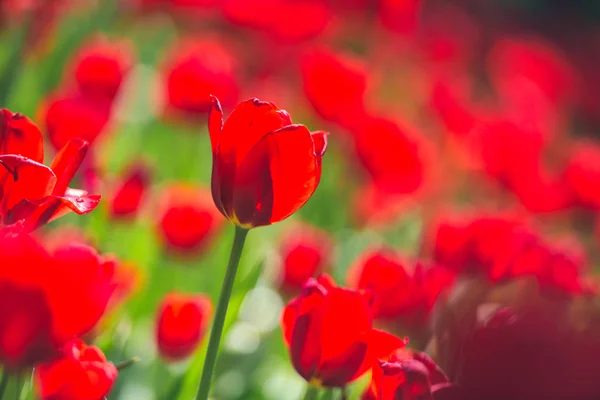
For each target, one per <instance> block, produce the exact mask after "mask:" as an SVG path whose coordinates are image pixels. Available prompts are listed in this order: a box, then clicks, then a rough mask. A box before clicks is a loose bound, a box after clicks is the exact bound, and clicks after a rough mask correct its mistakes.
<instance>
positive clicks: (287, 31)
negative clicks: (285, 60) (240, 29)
mask: <svg viewBox="0 0 600 400" xmlns="http://www.w3.org/2000/svg"><path fill="white" fill-rule="evenodd" d="M221 8H222V11H223V14H224V15H225V17H226V18H227V19H228V20H229V21H231V22H233V23H234V24H236V25H238V26H245V27H248V28H253V29H257V30H259V31H261V32H263V33H264V34H266V35H267V36H268V37H269V38H271V39H274V40H277V41H280V42H284V43H296V42H300V41H304V40H308V39H311V38H314V37H316V36H318V35H319V34H320V33H321V32H323V30H325V28H326V27H327V25H328V24H329V21H330V19H331V17H332V12H331V9H330V6H329V4H328V2H326V1H323V0H305V1H294V0H262V1H257V2H252V3H248V2H247V1H244V0H226V1H223V4H222V5H221Z"/></svg>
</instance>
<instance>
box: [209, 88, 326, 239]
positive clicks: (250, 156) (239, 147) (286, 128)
mask: <svg viewBox="0 0 600 400" xmlns="http://www.w3.org/2000/svg"><path fill="white" fill-rule="evenodd" d="M209 131H210V139H211V143H212V153H213V170H212V195H213V199H214V201H215V205H216V206H217V208H218V209H219V211H221V213H222V214H223V215H224V216H225V217H226V218H227V219H229V220H230V221H231V222H233V223H234V224H236V225H239V226H241V227H244V228H253V227H257V226H264V225H270V224H273V223H275V222H278V221H281V220H283V219H286V218H287V217H289V216H290V215H292V214H293V213H295V212H296V211H298V209H300V208H301V207H302V206H303V205H304V204H305V203H306V202H307V201H308V199H309V198H310V197H311V196H312V194H313V193H314V191H315V189H316V188H317V186H318V185H319V181H320V179H321V159H322V157H323V155H324V154H325V150H326V148H327V134H326V133H325V132H323V131H317V132H312V133H311V132H310V131H309V130H308V129H307V128H306V127H305V126H304V125H298V124H294V125H293V124H292V120H291V118H290V116H289V114H288V113H287V112H286V111H284V110H280V109H279V108H277V106H276V105H275V104H273V103H268V102H264V101H260V100H258V99H250V100H247V101H245V102H243V103H241V104H239V105H238V106H237V107H236V108H235V110H234V111H233V112H232V113H231V115H230V116H229V118H228V119H227V120H226V121H225V123H223V111H222V109H221V105H220V104H219V101H218V100H217V99H216V98H213V107H212V108H211V112H210V116H209Z"/></svg>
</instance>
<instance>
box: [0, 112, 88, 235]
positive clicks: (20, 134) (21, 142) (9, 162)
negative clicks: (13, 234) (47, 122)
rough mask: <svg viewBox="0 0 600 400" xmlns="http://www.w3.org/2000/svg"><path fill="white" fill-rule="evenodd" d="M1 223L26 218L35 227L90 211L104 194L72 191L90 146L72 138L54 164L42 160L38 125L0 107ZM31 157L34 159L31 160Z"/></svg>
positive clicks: (30, 228) (28, 224)
mask: <svg viewBox="0 0 600 400" xmlns="http://www.w3.org/2000/svg"><path fill="white" fill-rule="evenodd" d="M0 128H1V130H0V149H2V150H6V151H15V152H18V153H15V154H11V153H0V166H1V167H2V168H0V223H1V224H13V223H16V222H17V221H20V220H23V221H24V224H25V228H26V229H28V230H33V229H35V228H38V227H39V226H41V225H43V224H45V223H47V222H49V221H50V220H52V219H55V218H57V217H59V216H61V215H63V214H65V213H67V212H69V211H75V212H76V213H78V214H85V213H88V212H90V211H92V210H93V209H94V208H95V207H96V206H97V205H98V202H99V201H100V196H97V195H88V194H87V193H86V192H83V191H80V190H75V189H70V188H69V187H68V184H69V182H70V181H71V179H72V178H73V176H74V175H75V173H76V172H77V169H78V168H79V166H80V165H81V163H82V161H83V159H84V157H85V155H86V153H87V149H88V144H87V143H86V142H84V141H83V140H79V139H76V140H71V141H69V142H68V143H67V144H66V145H65V147H64V148H63V149H62V150H61V151H60V152H59V153H58V154H57V155H56V157H55V159H54V161H53V162H52V165H51V166H50V167H47V166H45V165H43V164H41V162H43V150H42V147H43V143H42V137H41V135H40V133H39V129H38V128H37V127H36V126H35V125H34V124H33V123H32V122H31V121H30V120H29V119H27V118H25V117H23V116H21V115H20V114H13V113H11V112H10V111H8V110H5V109H4V110H1V111H0ZM30 157H31V158H30Z"/></svg>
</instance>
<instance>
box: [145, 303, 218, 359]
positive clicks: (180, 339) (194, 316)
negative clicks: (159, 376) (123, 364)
mask: <svg viewBox="0 0 600 400" xmlns="http://www.w3.org/2000/svg"><path fill="white" fill-rule="evenodd" d="M212 310H213V307H212V303H211V301H210V298H208V297H207V296H205V295H202V294H194V295H186V294H180V293H170V294H168V295H166V296H165V297H164V298H163V300H162V302H161V304H160V306H159V310H158V315H157V321H156V343H157V344H158V351H159V353H160V355H161V357H163V358H165V359H167V360H170V361H178V360H182V359H184V358H186V357H189V356H190V355H192V354H193V352H194V350H196V348H198V346H199V345H200V343H201V342H202V339H203V338H204V335H205V333H206V329H207V328H208V325H209V324H210V319H211V315H212Z"/></svg>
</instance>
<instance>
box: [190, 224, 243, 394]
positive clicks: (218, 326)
mask: <svg viewBox="0 0 600 400" xmlns="http://www.w3.org/2000/svg"><path fill="white" fill-rule="evenodd" d="M247 235H248V230H247V229H245V228H242V227H240V226H236V227H235V236H234V239H233V246H232V247H231V255H230V256H229V264H228V265H227V272H226V273H225V279H224V281H223V286H222V287H221V293H220V295H219V302H218V303H217V309H216V311H215V319H214V321H213V326H212V330H211V332H210V338H209V340H208V348H207V350H206V358H205V359H204V368H203V369H202V378H201V379H200V387H199V388H198V394H197V395H196V400H207V399H208V394H209V392H210V385H211V382H212V376H213V372H214V370H215V364H216V362H217V354H218V352H219V344H220V342H221V335H222V334H223V326H224V325H225V315H226V314H227V307H228V306H229V300H230V299H231V293H232V292H233V283H234V281H235V276H236V274H237V270H238V266H239V265H240V258H241V256H242V250H243V248H244V243H245V242H246V236H247Z"/></svg>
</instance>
